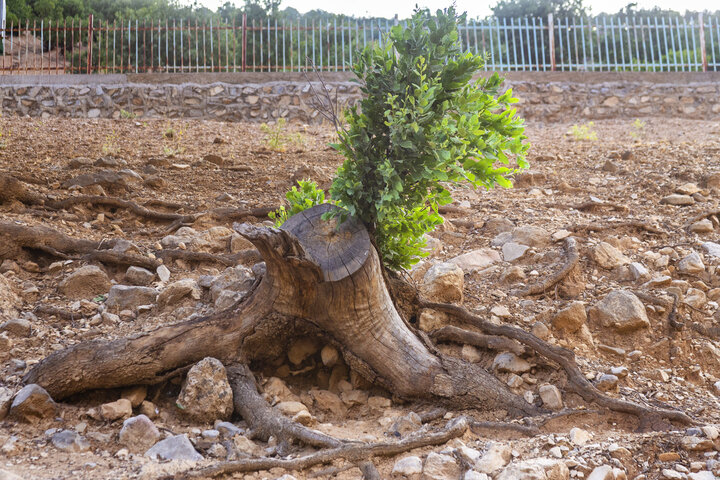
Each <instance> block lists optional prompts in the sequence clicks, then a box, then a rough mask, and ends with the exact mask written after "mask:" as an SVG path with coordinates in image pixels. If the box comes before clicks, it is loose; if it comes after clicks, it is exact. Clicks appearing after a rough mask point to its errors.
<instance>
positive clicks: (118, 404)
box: [100, 398, 132, 422]
mask: <svg viewBox="0 0 720 480" xmlns="http://www.w3.org/2000/svg"><path fill="white" fill-rule="evenodd" d="M100 415H101V416H102V418H104V419H105V420H108V421H111V422H112V421H114V420H119V419H124V418H128V417H130V416H131V415H132V402H130V400H128V399H127V398H121V399H119V400H116V401H114V402H110V403H105V404H103V405H100Z"/></svg>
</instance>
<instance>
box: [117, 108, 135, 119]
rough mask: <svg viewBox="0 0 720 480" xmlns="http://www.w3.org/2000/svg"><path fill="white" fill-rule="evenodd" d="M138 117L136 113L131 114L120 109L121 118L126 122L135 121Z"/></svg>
mask: <svg viewBox="0 0 720 480" xmlns="http://www.w3.org/2000/svg"><path fill="white" fill-rule="evenodd" d="M136 117H137V114H136V113H135V112H129V111H127V110H124V109H120V118H122V119H125V120H134V119H135V118H136Z"/></svg>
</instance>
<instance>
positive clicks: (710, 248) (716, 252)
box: [701, 242, 720, 259]
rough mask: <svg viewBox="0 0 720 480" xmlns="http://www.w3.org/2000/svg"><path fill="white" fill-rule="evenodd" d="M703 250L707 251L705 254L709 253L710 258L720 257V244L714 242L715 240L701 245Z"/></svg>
mask: <svg viewBox="0 0 720 480" xmlns="http://www.w3.org/2000/svg"><path fill="white" fill-rule="evenodd" d="M701 247H702V249H703V251H705V255H707V256H708V257H710V258H714V259H718V258H720V244H718V243H714V242H705V243H703V244H702V245H701Z"/></svg>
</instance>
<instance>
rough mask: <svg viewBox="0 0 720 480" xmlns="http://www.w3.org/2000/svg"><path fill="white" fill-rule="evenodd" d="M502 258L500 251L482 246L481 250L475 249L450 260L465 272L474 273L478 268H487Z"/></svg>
mask: <svg viewBox="0 0 720 480" xmlns="http://www.w3.org/2000/svg"><path fill="white" fill-rule="evenodd" d="M501 260H502V257H501V256H500V253H499V252H497V251H495V250H491V249H489V248H481V249H479V250H473V251H471V252H468V253H464V254H462V255H459V256H457V257H455V258H451V259H450V260H448V262H449V263H454V264H455V265H457V266H458V267H460V268H462V270H463V272H465V273H472V272H474V271H476V270H482V269H483V268H487V267H489V266H490V265H492V264H494V263H498V262H500V261H501Z"/></svg>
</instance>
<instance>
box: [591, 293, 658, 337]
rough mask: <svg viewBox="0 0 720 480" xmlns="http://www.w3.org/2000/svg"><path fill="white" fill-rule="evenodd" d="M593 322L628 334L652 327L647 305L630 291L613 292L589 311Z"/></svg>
mask: <svg viewBox="0 0 720 480" xmlns="http://www.w3.org/2000/svg"><path fill="white" fill-rule="evenodd" d="M589 316H590V318H591V320H595V321H597V322H598V323H600V324H601V325H602V326H603V327H611V328H613V329H614V330H616V331H617V332H619V333H626V332H632V331H635V330H638V329H640V328H646V327H649V326H650V320H648V317H647V312H646V310H645V305H643V303H642V302H641V301H640V299H638V298H637V296H635V294H634V293H632V292H630V291H628V290H613V291H612V292H610V293H608V294H607V295H606V296H605V297H604V298H603V299H602V300H601V301H599V302H598V303H596V304H595V305H594V306H593V307H591V308H590V310H589Z"/></svg>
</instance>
